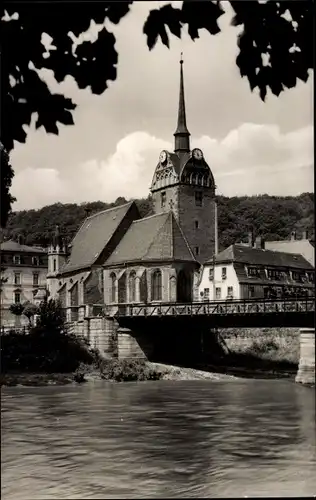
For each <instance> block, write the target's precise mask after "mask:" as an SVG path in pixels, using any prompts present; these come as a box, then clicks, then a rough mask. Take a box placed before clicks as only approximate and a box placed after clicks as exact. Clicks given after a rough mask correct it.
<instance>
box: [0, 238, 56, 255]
mask: <svg viewBox="0 0 316 500" xmlns="http://www.w3.org/2000/svg"><path fill="white" fill-rule="evenodd" d="M0 249H1V252H6V251H7V252H28V253H47V250H45V249H44V248H41V247H35V246H33V247H31V246H28V245H20V243H18V242H17V241H14V240H8V241H4V242H3V243H1V245H0Z"/></svg>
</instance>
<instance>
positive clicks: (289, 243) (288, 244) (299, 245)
mask: <svg viewBox="0 0 316 500" xmlns="http://www.w3.org/2000/svg"><path fill="white" fill-rule="evenodd" d="M265 247H266V249H267V250H274V251H275V252H286V253H298V254H301V255H303V257H304V258H305V259H306V260H307V261H308V262H310V263H311V264H312V266H315V248H314V246H313V245H312V244H311V242H310V241H309V240H307V239H303V240H284V241H282V240H279V241H266V242H265Z"/></svg>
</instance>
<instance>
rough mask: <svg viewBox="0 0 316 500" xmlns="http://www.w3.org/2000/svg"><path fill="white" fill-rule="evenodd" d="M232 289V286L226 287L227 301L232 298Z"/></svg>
mask: <svg viewBox="0 0 316 500" xmlns="http://www.w3.org/2000/svg"><path fill="white" fill-rule="evenodd" d="M233 290H234V289H233V287H232V286H228V287H227V298H228V299H232V298H233Z"/></svg>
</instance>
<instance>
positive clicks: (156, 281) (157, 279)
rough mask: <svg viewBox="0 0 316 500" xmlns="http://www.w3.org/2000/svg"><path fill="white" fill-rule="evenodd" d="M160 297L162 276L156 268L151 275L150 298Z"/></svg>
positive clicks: (159, 298)
mask: <svg viewBox="0 0 316 500" xmlns="http://www.w3.org/2000/svg"><path fill="white" fill-rule="evenodd" d="M161 297H162V276H161V271H160V270H159V269H157V270H156V271H154V272H153V274H152V276H151V300H161Z"/></svg>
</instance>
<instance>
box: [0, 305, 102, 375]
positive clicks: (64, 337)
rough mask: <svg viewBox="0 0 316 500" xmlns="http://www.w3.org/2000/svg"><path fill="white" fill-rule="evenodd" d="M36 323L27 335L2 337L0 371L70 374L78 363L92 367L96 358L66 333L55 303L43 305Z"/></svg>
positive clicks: (13, 334) (14, 334) (62, 319)
mask: <svg viewBox="0 0 316 500" xmlns="http://www.w3.org/2000/svg"><path fill="white" fill-rule="evenodd" d="M38 312H39V320H38V323H37V325H36V326H34V327H31V328H30V330H29V332H28V333H27V334H26V333H17V332H15V331H13V332H12V331H11V332H10V333H9V334H2V335H1V371H2V372H3V373H6V372H12V371H18V372H19V371H20V372H33V373H69V372H72V371H74V370H76V369H77V368H78V367H79V366H80V363H86V364H92V363H93V362H94V361H95V356H94V354H93V352H91V351H90V350H89V348H88V346H87V344H86V342H85V341H84V340H82V339H80V338H78V337H76V336H75V335H73V334H69V333H68V332H67V328H66V326H65V321H64V316H63V311H62V309H61V306H60V304H59V303H58V302H56V301H54V300H49V301H44V302H43V303H42V304H41V305H40V307H39V311H38Z"/></svg>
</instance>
